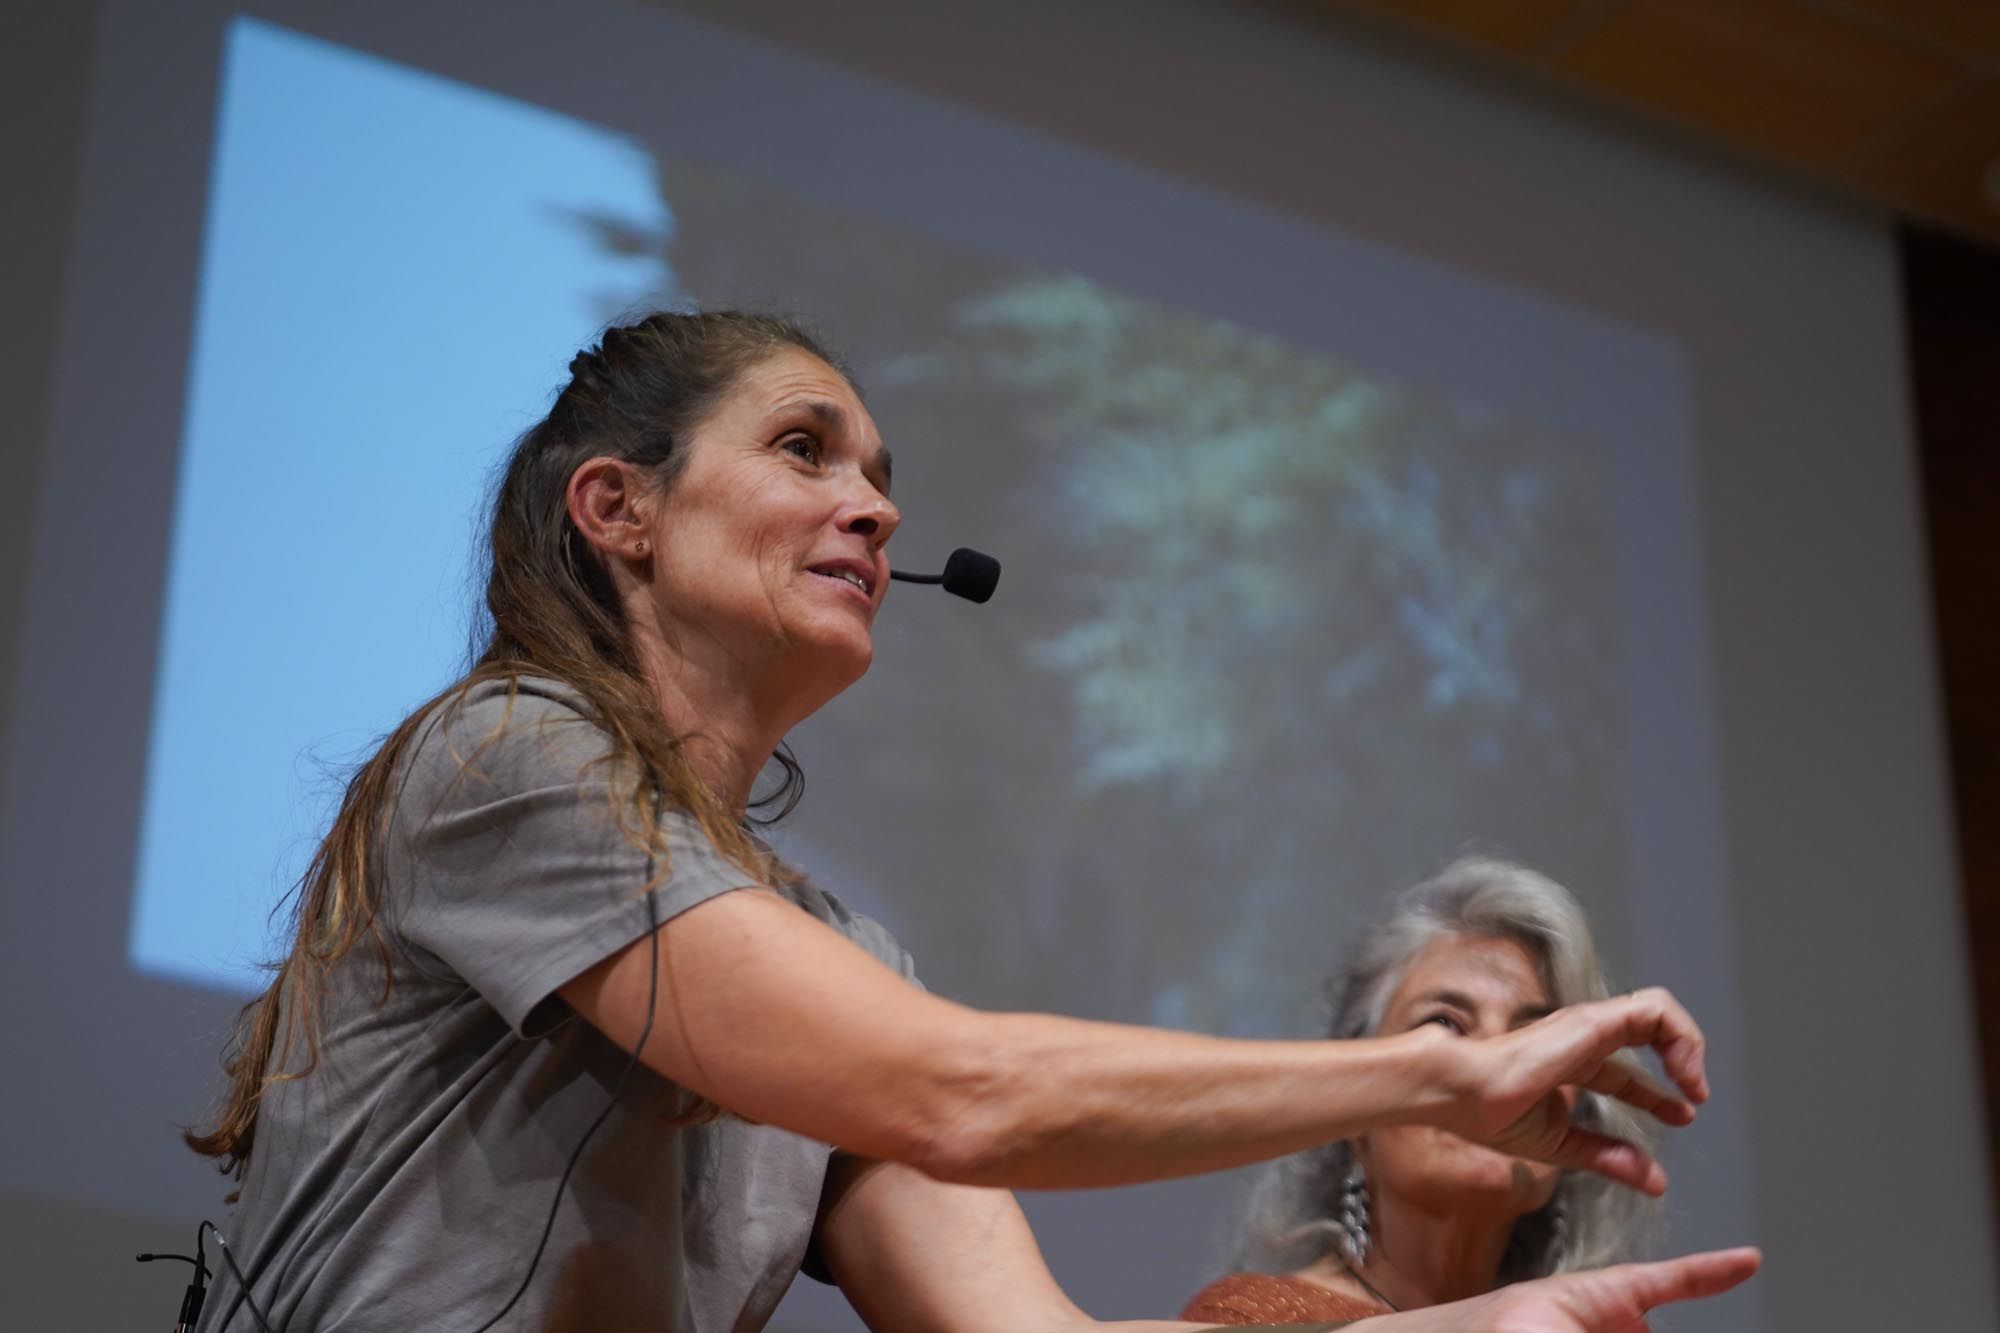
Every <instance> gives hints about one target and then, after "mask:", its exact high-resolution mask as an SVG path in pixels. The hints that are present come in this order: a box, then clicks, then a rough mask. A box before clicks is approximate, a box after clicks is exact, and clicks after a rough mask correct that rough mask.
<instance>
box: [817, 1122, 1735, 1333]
mask: <svg viewBox="0 0 2000 1333" xmlns="http://www.w3.org/2000/svg"><path fill="white" fill-rule="evenodd" d="M814 1237H815V1239H816V1241H817V1242H818V1245H819V1249H820V1253H821V1255H822V1256H823V1257H824V1258H825V1260H826V1262H827V1266H828V1268H829V1269H830V1270H831V1271H832V1273H833V1276H834V1278H835V1280H836V1281H838V1282H839V1284H840V1289H841V1291H842V1293H843V1294H844V1295H846V1297H847V1298H848V1300H849V1301H850V1302H851V1303H852V1304H853V1306H854V1308H855V1310H856V1312H857V1313H859V1314H860V1316H861V1318H862V1321H863V1322H864V1323H866V1324H867V1325H868V1327H869V1329H870V1330H871V1333H1020V1330H1023V1329H1035V1330H1039V1331H1040V1333H1192V1331H1193V1330H1197V1329H1204V1328H1207V1327H1208V1326H1207V1325H1203V1324H1187V1323H1177V1322H1173V1321H1168V1320H1158V1321H1143V1322H1130V1323H1122V1322H1121V1323H1115V1324H1100V1323H1098V1322H1096V1321H1095V1320H1092V1319H1091V1318H1090V1317H1089V1316H1088V1315H1086V1314H1084V1313H1083V1311H1081V1310H1079V1309H1078V1308H1077V1307H1076V1305H1075V1304H1074V1303H1073V1302H1072V1301H1071V1300H1070V1299H1069V1298H1068V1297H1067V1296H1066V1295H1064V1294H1063V1291H1062V1289H1061V1288H1060V1287H1059V1286H1057V1284H1056V1280H1055V1278H1054V1277H1053V1276H1052V1275H1051V1274H1050V1273H1049V1270H1048V1265H1047V1264H1046V1263H1045V1262H1044V1261H1043V1259H1042V1253H1041V1249H1040V1247H1039V1246H1038V1245H1037V1244H1036V1242H1035V1238H1034V1235H1033V1234H1032V1233H1031V1232H1030V1231H1029V1229H1028V1222H1027V1219H1026V1218H1025V1217H1024V1216H1022V1214H1021V1208H1020V1205H1019V1204H1018V1203H1016V1202H1015V1200H1014V1196H1013V1195H1012V1194H1011V1193H1010V1192H1008V1191H1006V1190H996V1189H981V1188H977V1187H974V1186H967V1185H949V1184H945V1183H943V1182H941V1181H937V1180H933V1179H931V1178H930V1177H928V1176H926V1175H924V1174H922V1173H921V1172H918V1171H915V1170H913V1169H911V1168H909V1167H905V1166H898V1165H895V1164H893V1163H883V1162H868V1161H862V1160H860V1159H856V1158H851V1157H846V1156H841V1157H836V1158H835V1159H834V1165H833V1168H832V1170H831V1171H830V1172H829V1173H828V1177H827V1184H826V1190H825V1194H824V1204H823V1206H822V1208H821V1211H820V1217H819V1221H818V1224H817V1226H816V1228H815V1230H814ZM1759 1262H1760V1259H1759V1256H1758V1254H1757V1252H1756V1251H1755V1250H1729V1251H1723V1252H1720V1253H1713V1254H1695V1255H1688V1256H1686V1257H1684V1258H1680V1259H1670V1260H1667V1261H1666V1262H1664V1263H1654V1264H1627V1265H1624V1266H1622V1267H1618V1268H1606V1269H1600V1270H1598V1271H1596V1272H1589V1273H1570V1274H1564V1275H1563V1276H1560V1277H1554V1278H1545V1279H1543V1280H1541V1281H1538V1282H1524V1283H1521V1284H1518V1285H1516V1286H1512V1287H1504V1288H1502V1289H1501V1290H1499V1291H1497V1292H1493V1293H1491V1294H1489V1295H1486V1296H1481V1297H1477V1298H1475V1299H1472V1300H1467V1301H1459V1302H1456V1303H1454V1304H1451V1305H1440V1306H1434V1307H1432V1308H1430V1309H1426V1310H1412V1311H1409V1312H1407V1313H1404V1314H1398V1315H1384V1316H1380V1317H1378V1318H1374V1319H1367V1320H1362V1321H1360V1322H1358V1323H1353V1324H1348V1325H1346V1326H1345V1327H1347V1328H1349V1329H1353V1330H1355V1331H1356V1333H1643V1330H1644V1328H1645V1323H1644V1320H1645V1315H1646V1312H1647V1311H1649V1310H1652V1309H1654V1308H1655V1307H1657V1306H1660V1305H1664V1304H1667V1303H1669V1302H1672V1301H1685V1300H1696V1299H1699V1298H1701V1297H1704V1296H1712V1295H1715V1294H1716V1293H1718V1292H1722V1291H1726V1290H1728V1289H1729V1288H1731V1287H1733V1286H1735V1285H1737V1284H1738V1283H1740V1282H1742V1281H1743V1280H1745V1279H1746V1278H1748V1277H1749V1276H1750V1275H1751V1274H1752V1273H1754V1272H1756V1270H1757V1265H1758V1263H1759ZM1314 1327H1317V1328H1331V1327H1336V1326H1334V1325H1317V1326H1314Z"/></svg>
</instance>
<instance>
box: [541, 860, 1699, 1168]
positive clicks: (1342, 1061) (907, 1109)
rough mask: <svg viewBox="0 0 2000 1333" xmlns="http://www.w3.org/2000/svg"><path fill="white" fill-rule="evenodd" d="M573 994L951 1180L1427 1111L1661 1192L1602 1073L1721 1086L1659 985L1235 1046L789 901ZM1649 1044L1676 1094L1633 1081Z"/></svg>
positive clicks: (808, 1119)
mask: <svg viewBox="0 0 2000 1333" xmlns="http://www.w3.org/2000/svg"><path fill="white" fill-rule="evenodd" d="M659 943H660V947H659V949H658V951H657V955H658V970H657V975H656V974H655V970H654V961H653V959H654V953H655V951H654V950H653V949H652V948H651V947H650V945H649V943H648V941H646V940H640V941H639V942H637V943H635V944H633V945H630V946H628V947H627V948H625V949H624V950H623V951H621V952H620V953H618V954H616V955H614V956H612V957H611V958H610V959H607V960H606V961H605V962H603V963H601V964H599V965H598V966H596V967H594V968H592V969H591V970H589V971H587V972H585V973H584V974H583V975H581V976H579V977H577V978H576V979H574V980H573V981H571V982H570V983H568V984H567V985H565V986H563V987H562V990H561V993H562V996H563V998H564V999H565V1000H566V1001H568V1003H569V1004H570V1005H571V1006H572V1007H573V1008H574V1009H575V1010H576V1011H577V1012H578V1013H579V1014H581V1015H582V1016H583V1017H584V1018H585V1019H586V1020H587V1021H588V1022H590V1023H592V1024H593V1025H594V1026H596V1027H597V1028H599V1029H600V1030H602V1031H603V1032H604V1033H605V1034H606V1035H607V1036H609V1037H610V1038H611V1039H612V1040H613V1041H615V1042H617V1043H619V1044H620V1045H622V1046H625V1047H627V1048H630V1047H631V1046H632V1045H633V1043H635V1042H636V1041H637V1040H638V1037H639V1033H640V1030H641V1028H642V1026H643V1024H644V1018H645V1013H646V1007H647V1000H648V995H649V992H650V991H652V990H653V988H654V987H657V1001H658V1004H657V1008H658V1018H657V1021H656V1022H655V1023H654V1025H653V1029H652V1033H651V1035H650V1037H649V1038H648V1040H647V1042H646V1045H645V1048H644V1050H643V1051H642V1052H641V1055H642V1058H643V1059H644V1060H645V1061H646V1063H647V1064H648V1065H649V1066H651V1067H652V1068H653V1069H655V1070H657V1071H658V1072H660V1073H662V1074H664V1075H665V1076H667V1077H668V1078H671V1079H673V1080H674V1081H675V1082H677V1083H680V1084H682V1085H683V1086H685V1087H687V1088H690V1089H692V1090H693V1091H695V1092H697V1093H699V1094H701V1095H702V1096H704V1097H707V1098H709V1099H711V1100H712V1101H714V1102H715V1103H717V1104H718V1105H720V1106H722V1107H725V1108H726V1109H728V1110H730V1111H733V1112H735V1113H736V1114H738V1115H741V1116H744V1117H746V1118H748V1119H752V1120H756V1121H760V1122H764V1123H768V1124H775V1125H778V1126H781V1127H783V1128H785V1129H789V1130H793V1131H795V1132H797V1133H800V1134H805V1135H808V1136H810V1137H813V1138H817V1139H820V1140H822V1141H824V1142H828V1143H832V1144H834V1145H836V1146H838V1147H840V1148H843V1149H846V1150H848V1151H850V1152H853V1153H855V1154H857V1155H859V1156H863V1157H868V1158H873V1159H878V1160H882V1161H890V1162H900V1163H904V1164H907V1165H910V1166H914V1167H916V1168H918V1169H920V1170H922V1171H924V1172H926V1173H927V1174H929V1175H931V1176H933V1177H936V1178H937V1179H939V1180H945V1181H953V1182H959V1183H965V1184H978V1185H1000V1186H1009V1187H1024V1188H1064V1187H1080V1186H1100V1185H1120V1184H1130V1183H1134V1182H1138V1181H1145V1180H1158V1179H1163V1178H1167V1177H1172V1176H1182V1175H1191V1174H1194V1173H1197V1172H1203V1171H1213V1170H1219V1169H1223V1168H1226V1167H1232V1166H1239V1165H1243V1164H1245V1163H1248V1162H1254V1161H1261V1160H1264V1159H1267V1158H1271V1157H1277V1156H1280V1155H1282V1154H1285V1153H1289V1152H1294V1151H1297V1150H1298V1149H1301V1148H1305V1147H1308V1146H1310V1145H1313V1144H1317V1143H1323V1142H1326V1141H1328V1140H1331V1139H1336V1138H1345V1137H1350V1136H1352V1135H1354V1134H1357V1133H1362V1132H1365V1131H1367V1130H1368V1129H1370V1128H1373V1127H1376V1126H1379V1125H1385V1124H1391V1123H1409V1122H1423V1123H1430V1124H1436V1125H1439V1126H1441V1127H1443V1128H1446V1129H1449V1130H1451V1131H1453V1132H1455V1133H1458V1134H1461V1135H1463V1136H1465V1137H1468V1138H1472V1139H1475V1140H1477V1141H1480V1142H1485V1143H1489V1144H1493V1145H1495V1146H1498V1147H1500V1148H1502V1149H1504V1150H1505V1151H1507V1152H1510V1153H1514V1154H1516V1155H1520V1156H1530V1157H1538V1158H1542V1159H1545V1160H1548V1161H1553V1162H1557V1163H1560V1164H1562V1165H1565V1166H1574V1167H1582V1168H1586V1169H1591V1170H1596V1171H1599V1172H1602V1173H1603V1174H1605V1175H1607V1176H1609V1177H1611V1178H1613V1179H1616V1180H1619V1181H1621V1182H1623V1183H1625V1184H1628V1185H1631V1186H1633V1187H1635V1188H1640V1189H1645V1190H1647V1191H1649V1192H1655V1193H1657V1192H1658V1191H1660V1190H1661V1189H1663V1188H1664V1187H1665V1176H1664V1174H1663V1173H1662V1172H1661V1170H1660V1168H1659V1167H1658V1165H1657V1164H1656V1163H1655V1162H1654V1161H1653V1160H1652V1159H1651V1157H1649V1156H1648V1155H1647V1154H1645V1153H1644V1152H1643V1151H1642V1150H1640V1149H1639V1148H1636V1147H1634V1146H1631V1145H1628V1144H1621V1143H1617V1142H1615V1141H1612V1140H1608V1139H1604V1138H1602V1137H1601V1136H1598V1135H1594V1134H1590V1133H1588V1132H1586V1131H1583V1130H1580V1129H1578V1128H1576V1127H1575V1126H1573V1125H1571V1124H1570V1123H1569V1118H1568V1112H1567V1104H1566V1102H1565V1101H1564V1099H1563V1098H1562V1097H1561V1096H1560V1095H1558V1093H1557V1091H1556V1090H1557V1089H1558V1088H1560V1087H1563V1086H1565V1085H1575V1086H1587V1087H1591V1088H1594V1089H1597V1090H1599V1091H1603V1092H1606V1093H1609V1094H1610V1095H1613V1096H1619V1097H1622V1098H1624V1099H1625V1100H1627V1101H1630V1102H1632V1103H1634V1104H1635V1105H1638V1106H1640V1107H1641V1108H1643V1109H1645V1110H1648V1111H1651V1112H1652V1113H1654V1114H1655V1115H1657V1116H1659V1117H1660V1118H1661V1119H1663V1120H1665V1121H1667V1122H1668V1123H1672V1124H1683V1123H1686V1122H1687V1121H1688V1120H1690V1119H1692V1118H1693V1115H1694V1109H1693V1104H1692V1103H1693V1102H1694V1101H1698V1100H1700V1099H1702V1098H1704V1097H1705V1096H1706V1095H1707V1084H1706V1080H1705V1076H1704V1075H1703V1073H1702V1042H1701V1034H1700V1032H1699V1030H1698V1029H1697V1028H1696V1027H1695V1025H1694V1023H1693V1021H1692V1020H1691V1019H1689V1018H1688V1016H1687V1015H1686V1014H1685V1013H1684V1012H1683V1011H1682V1010H1681V1009H1680V1007H1679V1006H1678V1005H1677V1004H1675V1003H1674V1002H1673V1000H1672V998H1671V997H1669V996H1667V995H1666V994H1665V993H1664V992H1644V993H1641V994H1639V995H1635V996H1627V997H1622V998H1621V999H1618V1000H1611V1001H1605V1002H1602V1003H1600V1004H1594V1005H1578V1006H1572V1007H1571V1008H1569V1009H1565V1010H1562V1011H1560V1012H1559V1013H1557V1014H1554V1015H1551V1016H1550V1017H1549V1018H1547V1019H1544V1020H1542V1021H1541V1022H1539V1023H1535V1024H1532V1025H1530V1026H1528V1027H1525V1028H1522V1029H1520V1030H1518V1031H1516V1032H1513V1033H1510V1034H1508V1035H1506V1036H1504V1037H1494V1038H1484V1039H1463V1038H1454V1037H1450V1036H1447V1035H1446V1034H1444V1033H1442V1032H1441V1031H1436V1030H1425V1031H1421V1032H1417V1033H1410V1034H1404V1035H1400V1036H1395V1037H1384V1038H1374V1039H1369V1040H1364V1041H1348V1042H1337V1041H1231V1040H1223V1039H1218V1038H1210V1037H1202V1036H1196V1035H1191V1034H1187V1033H1180V1032H1169V1031H1163V1030H1158V1029H1151V1028H1141V1027H1129V1026H1123V1025H1118V1024H1109V1023H1094V1022H1086V1021H1082V1020H1077V1019H1068V1018H1059V1017H1053V1016H1049V1015H1042V1014H996V1013H986V1012H982V1011H979V1010H974V1009H970V1008H967V1007H965V1006H963V1005H958V1004H954V1003H952V1002H950V1001H948V1000H944V999H941V998H939V997H937V996H933V995H929V994H926V993H924V992H922V991H919V990H917V989H915V988H913V987H911V986H909V985H908V984H906V983H905V982H904V981H903V980H902V978H900V977H899V976H897V975H896V974H895V973H894V972H892V971H891V970H889V969H888V968H886V967H884V966H882V965H881V964H880V963H878V962H877V961H876V960H875V959H874V958H872V957H870V956H869V955H868V954H867V953H866V952H865V951H864V950H862V949H860V948H859V947H857V946H855V945H854V944H852V943H850V942H849V941H848V940H846V939H845V938H843V937H842V936H841V935H840V934H839V933H838V932H837V931H834V930H832V929H830V928H828V927H827V926H825V925H823V924H822V923H820V922H818V921H816V920H814V919H813V918H811V917H810V916H808V915H807V914H806V913H804V912H802V911H800V910H798V908H796V907H795V906H793V905H792V904H791V903H790V902H788V901H786V900H785V899H783V898H781V897H779V896H778V895H776V894H772V893H768V892H765V891H762V890H756V889H746V890H739V891H737V892H732V893H725V894H722V895H721V896H719V897H716V898H712V899H710V900H708V901H706V902H704V903H702V904H700V905H699V906H696V907H693V908H691V909H689V910H687V911H685V912H683V913H681V914H680V915H678V916H676V917H674V918H673V919H672V920H670V921H668V922H667V923H666V924H665V925H663V926H661V927H660V929H659ZM1647 1046H1650V1047H1652V1048H1654V1049H1655V1050H1657V1051H1659V1052H1660V1053H1661V1056H1662V1058H1663V1060H1664V1062H1665V1065H1666V1068H1667V1071H1668V1073H1669V1076H1670V1077H1671V1078H1672V1079H1673V1080H1674V1082H1675V1083H1676V1084H1677V1085H1678V1088H1679V1091H1678V1092H1672V1091H1666V1090H1662V1089H1660V1088H1658V1087H1656V1086H1654V1085H1653V1084H1652V1083H1651V1082H1649V1081H1647V1080H1645V1079H1643V1078H1641V1077H1639V1076H1637V1075H1636V1074H1634V1073H1632V1072H1630V1069H1629V1067H1628V1066H1626V1065H1625V1064H1624V1063H1623V1062H1622V1061H1621V1060H1620V1059H1618V1058H1616V1057H1618V1056H1619V1053H1620V1052H1621V1051H1623V1050H1624V1049H1626V1048H1628V1047H1647Z"/></svg>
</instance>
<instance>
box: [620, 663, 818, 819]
mask: <svg viewBox="0 0 2000 1333" xmlns="http://www.w3.org/2000/svg"><path fill="white" fill-rule="evenodd" d="M648 666H649V670H648V673H647V674H648V675H649V677H650V678H651V682H652V686H653V694H654V697H655V698H656V699H657V700H658V701H659V705H660V715H661V716H662V717H664V718H665V719H666V721H667V725H668V726H669V727H671V728H672V729H673V731H674V732H675V733H676V734H678V735H680V736H683V737H685V738H686V740H685V745H686V750H685V753H686V755H687V759H688V763H689V764H690V766H691V767H692V768H693V769H694V774H695V776H696V777H697V778H699V779H700V780H701V782H702V783H703V785H705V786H707V787H708V789H709V790H710V791H712V792H714V793H715V794H716V795H717V796H720V797H721V798H722V799H723V800H725V801H727V802H728V803H729V808H730V809H731V810H732V811H734V812H735V813H736V814H738V815H741V814H742V813H743V812H744V811H745V810H746V809H748V807H749V804H750V788H751V785H752V784H753V783H755V782H756V780H757V775H758V774H759V773H761V772H763V771H764V765H765V763H766V762H768V761H769V759H770V757H771V753H772V751H774V750H776V749H777V748H778V745H779V743H780V742H782V741H783V740H784V738H785V732H786V731H787V730H788V729H789V726H790V722H789V721H785V720H780V718H779V717H778V716H777V713H778V710H776V709H773V708H771V707H768V706H760V702H761V701H760V700H759V699H758V697H757V696H756V694H755V692H754V691H752V690H749V689H746V688H743V687H742V686H741V685H739V684H734V683H725V678H723V677H721V676H720V675H719V674H718V673H716V672H712V671H699V670H696V669H694V668H692V667H691V666H690V665H689V664H688V663H687V661H686V660H685V659H683V658H677V657H668V656H666V655H665V654H661V655H659V657H658V658H656V660H654V661H653V662H650V663H649V664H648ZM786 716H787V717H789V714H786Z"/></svg>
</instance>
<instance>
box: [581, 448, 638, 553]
mask: <svg viewBox="0 0 2000 1333" xmlns="http://www.w3.org/2000/svg"><path fill="white" fill-rule="evenodd" d="M564 499H565V501H566V502H567V504H568V507H569V521H570V522H571V523H573V524H575V525H576V530H577V531H578V532H579V533H581V534H582V535H583V539H584V541H586V542H588V543H589V544H590V547H591V549H592V550H594V551H596V552H598V553H599V554H600V555H602V556H603V557H605V558H606V559H609V560H621V561H642V560H645V559H646V558H647V557H648V556H650V555H651V554H652V545H653V544H652V525H651V523H650V521H649V520H650V518H651V514H650V509H651V499H652V497H651V494H650V492H649V491H648V489H647V488H646V487H645V486H644V485H643V484H642V483H641V481H640V478H639V474H638V470H637V469H636V468H634V467H633V466H632V465H631V464H630V463H627V462H625V461H624V460H622V459H617V458H609V457H598V458H592V459H589V460H587V461H585V462H584V463H583V464H582V465H580V466H579V467H578V468H577V470H576V471H574V472H572V473H570V475H569V490H568V492H567V494H566V495H565V497H564Z"/></svg>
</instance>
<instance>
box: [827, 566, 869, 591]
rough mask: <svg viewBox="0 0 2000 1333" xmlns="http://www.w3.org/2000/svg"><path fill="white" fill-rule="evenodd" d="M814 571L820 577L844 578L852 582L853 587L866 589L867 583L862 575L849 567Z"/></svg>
mask: <svg viewBox="0 0 2000 1333" xmlns="http://www.w3.org/2000/svg"><path fill="white" fill-rule="evenodd" d="M815 572H817V573H818V574H819V575H820V576H821V577H822V578H829V579H845V580H847V581H848V582H849V583H852V584H853V585H854V586H855V587H857V588H859V589H861V591H863V592H867V591H868V584H867V583H866V582H865V581H864V580H863V579H862V577H861V576H860V575H859V574H857V573H855V572H854V571H853V570H851V569H828V570H818V571H815Z"/></svg>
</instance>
